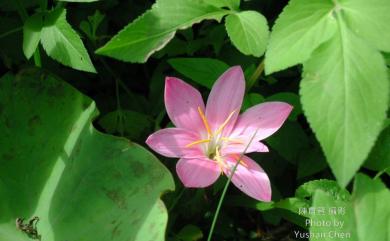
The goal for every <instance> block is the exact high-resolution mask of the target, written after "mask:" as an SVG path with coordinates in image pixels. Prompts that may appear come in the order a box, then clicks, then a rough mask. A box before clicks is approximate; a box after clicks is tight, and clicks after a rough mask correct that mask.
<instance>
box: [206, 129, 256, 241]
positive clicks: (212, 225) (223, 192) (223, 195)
mask: <svg viewBox="0 0 390 241" xmlns="http://www.w3.org/2000/svg"><path fill="white" fill-rule="evenodd" d="M257 131H258V130H256V131H255V133H254V134H253V136H252V137H251V139H250V140H249V143H248V145H247V146H246V147H245V149H244V151H243V152H242V153H241V155H240V157H239V158H238V160H237V163H236V165H234V167H233V169H232V173H231V174H230V175H229V177H228V180H227V182H226V184H225V187H224V188H223V191H222V195H221V198H220V199H219V202H218V206H217V209H216V210H215V214H214V218H213V222H212V223H211V228H210V232H209V235H208V237H207V241H210V240H211V237H212V235H213V232H214V228H215V224H216V223H217V219H218V215H219V212H220V210H221V206H222V202H223V199H224V198H225V195H226V192H227V189H228V187H229V184H230V182H231V180H232V177H233V175H234V172H235V171H236V169H237V167H238V165H239V164H240V160H241V158H242V157H243V156H244V153H245V152H246V151H247V149H248V147H249V145H250V144H251V143H252V141H253V139H254V138H255V136H256V134H257Z"/></svg>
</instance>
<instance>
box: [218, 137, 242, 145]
mask: <svg viewBox="0 0 390 241" xmlns="http://www.w3.org/2000/svg"><path fill="white" fill-rule="evenodd" d="M221 140H223V141H228V142H233V143H237V144H244V142H243V141H242V140H239V139H231V138H227V137H222V138H221Z"/></svg>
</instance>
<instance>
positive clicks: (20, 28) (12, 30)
mask: <svg viewBox="0 0 390 241" xmlns="http://www.w3.org/2000/svg"><path fill="white" fill-rule="evenodd" d="M22 29H23V27H18V28H14V29H11V30H9V31H7V32H5V33H2V34H0V38H4V37H7V36H8V35H11V34H13V33H16V32H19V31H20V30H22Z"/></svg>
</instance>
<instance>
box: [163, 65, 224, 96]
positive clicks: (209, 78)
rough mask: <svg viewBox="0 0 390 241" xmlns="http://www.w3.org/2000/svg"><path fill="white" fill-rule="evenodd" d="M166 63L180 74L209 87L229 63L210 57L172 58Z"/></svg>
mask: <svg viewBox="0 0 390 241" xmlns="http://www.w3.org/2000/svg"><path fill="white" fill-rule="evenodd" d="M168 63H169V64H170V65H171V66H172V67H173V68H174V69H175V70H176V71H178V72H179V73H181V74H182V75H184V76H186V77H188V78H190V79H192V80H193V81H195V82H196V83H198V84H200V85H203V86H205V87H207V88H209V89H211V87H212V86H213V84H214V82H215V81H216V80H217V79H218V77H219V76H220V75H221V74H222V73H223V72H225V71H226V70H227V69H228V68H229V65H227V64H226V63H224V62H222V61H220V60H218V59H210V58H174V59H169V60H168Z"/></svg>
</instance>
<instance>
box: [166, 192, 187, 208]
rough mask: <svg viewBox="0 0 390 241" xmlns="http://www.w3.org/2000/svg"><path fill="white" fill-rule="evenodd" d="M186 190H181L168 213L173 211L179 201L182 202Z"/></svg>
mask: <svg viewBox="0 0 390 241" xmlns="http://www.w3.org/2000/svg"><path fill="white" fill-rule="evenodd" d="M185 190H186V189H185V188H183V189H181V191H180V193H179V195H177V196H176V198H175V200H173V202H172V204H171V206H170V207H169V209H168V213H169V212H171V211H172V209H173V208H174V207H175V206H176V204H177V203H178V201H179V200H180V198H181V196H183V194H184V191H185Z"/></svg>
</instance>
